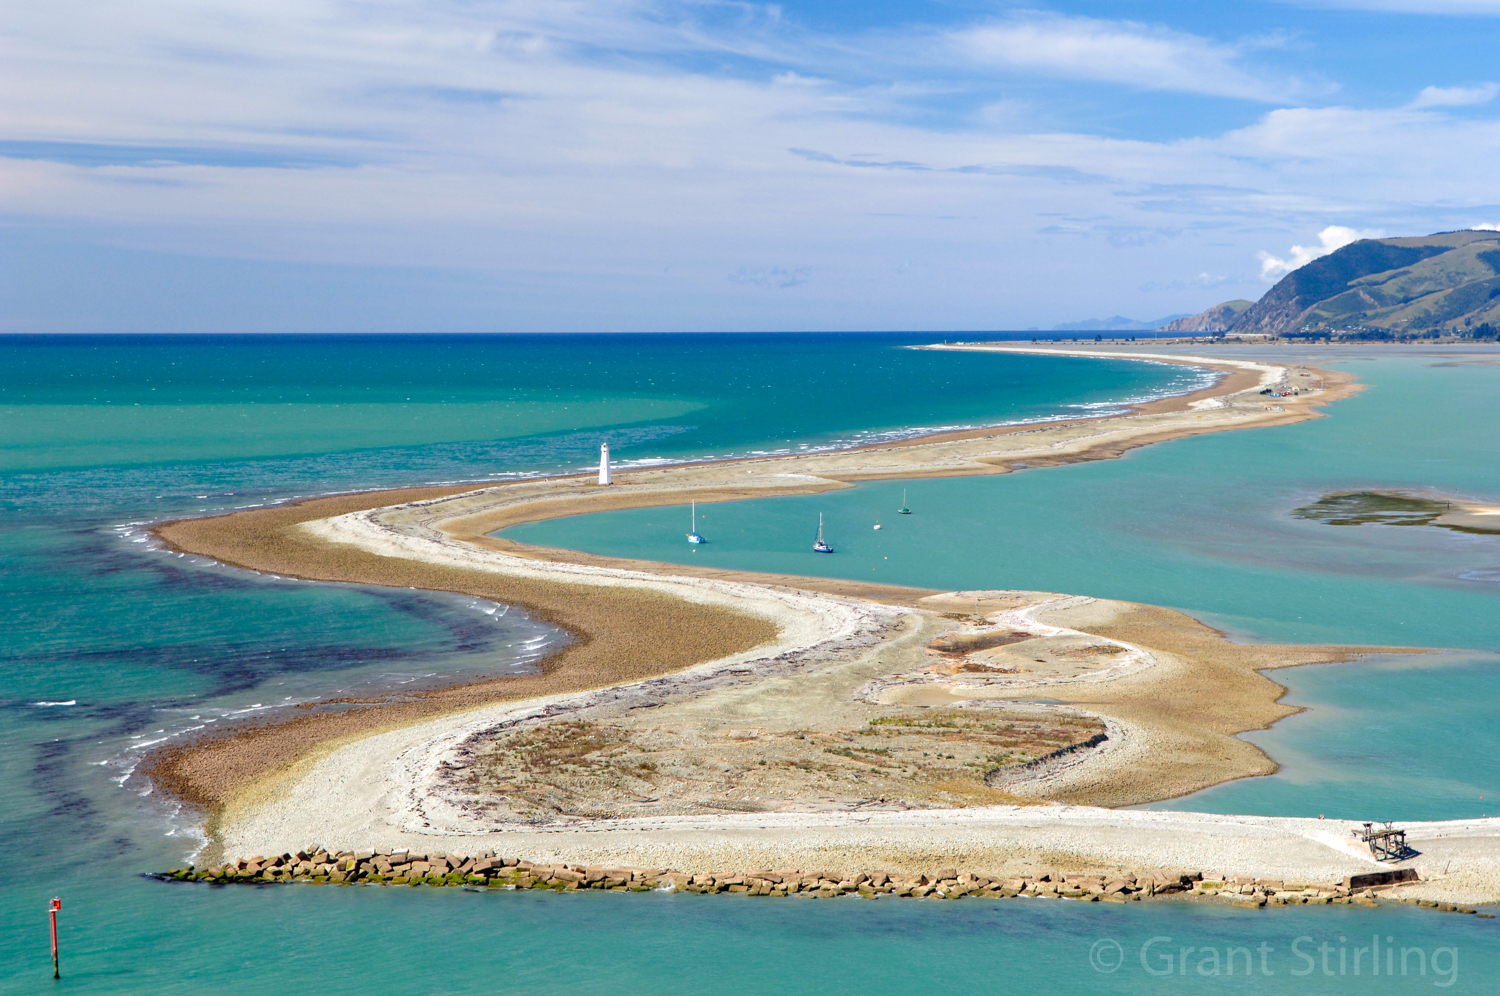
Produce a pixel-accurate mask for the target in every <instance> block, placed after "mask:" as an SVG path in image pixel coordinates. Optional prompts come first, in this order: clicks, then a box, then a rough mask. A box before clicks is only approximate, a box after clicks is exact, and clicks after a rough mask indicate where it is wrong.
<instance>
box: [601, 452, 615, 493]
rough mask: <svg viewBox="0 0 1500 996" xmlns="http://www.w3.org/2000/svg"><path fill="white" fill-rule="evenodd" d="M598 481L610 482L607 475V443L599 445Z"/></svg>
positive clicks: (602, 482)
mask: <svg viewBox="0 0 1500 996" xmlns="http://www.w3.org/2000/svg"><path fill="white" fill-rule="evenodd" d="M599 483H600V484H612V483H613V482H612V481H611V480H610V477H609V444H608V443H603V444H601V445H600V447H599Z"/></svg>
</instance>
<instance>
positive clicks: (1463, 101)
mask: <svg viewBox="0 0 1500 996" xmlns="http://www.w3.org/2000/svg"><path fill="white" fill-rule="evenodd" d="M1497 93H1500V83H1485V84H1482V85H1480V86H1425V87H1423V88H1422V92H1421V93H1419V94H1417V99H1416V100H1413V101H1412V102H1411V103H1410V104H1408V105H1407V106H1408V107H1411V108H1414V109H1421V108H1424V107H1471V106H1473V105H1475V104H1488V103H1489V102H1490V101H1492V100H1494V99H1495V94H1497Z"/></svg>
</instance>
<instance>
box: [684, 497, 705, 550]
mask: <svg viewBox="0 0 1500 996" xmlns="http://www.w3.org/2000/svg"><path fill="white" fill-rule="evenodd" d="M692 506H693V512H692V515H693V530H692V532H690V533H688V542H689V543H707V542H708V541H707V540H705V539H704V538H703V537H702V536H699V535H698V503H697V502H693V503H692Z"/></svg>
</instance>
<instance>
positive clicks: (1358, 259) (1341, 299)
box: [1172, 231, 1500, 339]
mask: <svg viewBox="0 0 1500 996" xmlns="http://www.w3.org/2000/svg"><path fill="white" fill-rule="evenodd" d="M1242 303H1243V302H1239V301H1231V302H1228V303H1226V304H1221V305H1216V306H1215V307H1213V308H1210V309H1208V310H1207V311H1205V312H1203V313H1202V314H1199V315H1194V316H1193V317H1191V318H1187V319H1184V320H1182V321H1181V322H1178V323H1174V326H1172V327H1173V328H1174V329H1175V328H1177V327H1180V329H1181V330H1183V331H1188V330H1192V331H1213V332H1217V331H1224V332H1228V333H1231V334H1233V333H1239V334H1255V333H1259V334H1263V335H1274V336H1292V337H1298V336H1316V337H1323V336H1329V335H1338V336H1340V337H1342V338H1368V339H1385V338H1392V337H1396V336H1407V335H1457V336H1460V337H1465V338H1493V337H1494V335H1495V329H1496V328H1500V232H1489V231H1464V232H1443V233H1440V234H1437V235H1427V236H1421V237H1418V238H1397V239H1361V240H1359V241H1358V242H1353V243H1351V244H1349V245H1347V246H1344V247H1343V248H1342V249H1338V250H1336V251H1334V252H1331V253H1329V254H1328V255H1327V256H1323V257H1320V258H1319V259H1315V260H1313V261H1312V262H1310V263H1308V264H1306V265H1305V266H1301V267H1299V268H1298V269H1296V270H1293V271H1292V272H1291V273H1288V274H1287V275H1286V276H1285V277H1283V278H1282V279H1281V281H1280V282H1279V283H1277V284H1276V286H1274V287H1272V288H1271V289H1270V290H1269V291H1267V292H1266V293H1265V296H1263V297H1262V298H1261V299H1260V300H1259V301H1257V302H1255V303H1254V304H1253V305H1250V306H1249V307H1247V308H1243V309H1241V310H1239V311H1238V314H1237V315H1236V317H1235V318H1234V320H1233V321H1232V322H1230V323H1227V324H1225V323H1223V321H1222V319H1223V313H1224V311H1225V310H1226V309H1231V308H1234V307H1235V306H1236V305H1239V304H1242Z"/></svg>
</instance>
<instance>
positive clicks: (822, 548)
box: [813, 512, 833, 553]
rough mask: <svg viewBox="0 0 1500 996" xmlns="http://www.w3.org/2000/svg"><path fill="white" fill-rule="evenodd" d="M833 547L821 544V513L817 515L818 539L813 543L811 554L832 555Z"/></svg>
mask: <svg viewBox="0 0 1500 996" xmlns="http://www.w3.org/2000/svg"><path fill="white" fill-rule="evenodd" d="M832 552H833V547H831V546H829V545H828V544H827V543H825V542H823V513H822V512H819V513H818V538H817V540H816V541H815V542H814V543H813V553H832Z"/></svg>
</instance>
